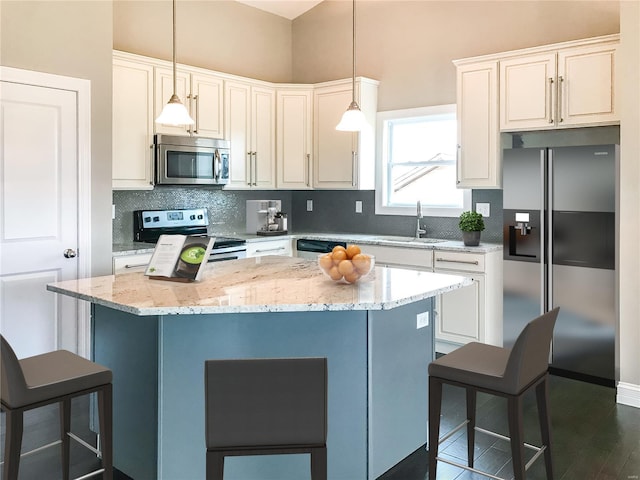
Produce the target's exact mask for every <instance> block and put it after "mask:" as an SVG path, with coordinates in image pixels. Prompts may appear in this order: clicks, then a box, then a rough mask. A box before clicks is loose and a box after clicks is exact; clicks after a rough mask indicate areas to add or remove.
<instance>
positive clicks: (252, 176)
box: [224, 81, 276, 189]
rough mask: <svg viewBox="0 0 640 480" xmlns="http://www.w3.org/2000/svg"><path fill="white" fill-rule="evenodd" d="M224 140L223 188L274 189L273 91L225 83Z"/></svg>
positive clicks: (274, 119) (274, 126)
mask: <svg viewBox="0 0 640 480" xmlns="http://www.w3.org/2000/svg"><path fill="white" fill-rule="evenodd" d="M224 92H225V93H224V99H225V139H226V140H228V141H229V142H231V160H230V166H229V184H228V185H227V188H237V189H249V188H259V189H271V188H275V161H276V148H275V145H276V135H275V132H276V125H275V124H276V93H275V89H273V88H268V87H265V86H262V85H251V84H249V83H244V82H232V81H225V87H224Z"/></svg>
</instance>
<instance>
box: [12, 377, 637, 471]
mask: <svg viewBox="0 0 640 480" xmlns="http://www.w3.org/2000/svg"><path fill="white" fill-rule="evenodd" d="M550 384H551V388H550V397H551V417H552V434H553V441H554V445H553V459H554V467H555V480H639V479H640V409H637V408H632V407H627V406H624V405H618V404H616V403H615V390H614V389H612V388H608V387H603V386H599V385H593V384H589V383H584V382H579V381H577V380H570V379H567V378H563V377H556V376H552V377H551V381H550ZM464 405H465V403H464V393H463V391H462V390H461V389H459V388H454V387H449V386H445V390H444V394H443V404H442V424H441V432H442V433H445V432H446V431H448V429H449V428H451V427H453V426H455V425H458V424H459V423H460V422H461V421H462V420H463V418H464V412H465V407H464ZM425 408H426V406H425ZM72 411H73V412H74V419H73V430H74V433H76V434H78V435H79V436H81V437H82V438H84V439H85V440H88V441H91V442H95V439H94V438H93V437H94V435H93V434H92V433H91V431H89V430H88V428H87V427H86V425H87V424H88V411H89V408H88V401H87V399H86V398H84V399H83V398H81V399H76V400H75V401H74V404H73V410H72ZM477 422H478V426H480V427H483V428H486V429H488V430H494V431H496V432H498V433H502V434H504V435H507V415H506V403H505V401H504V400H503V399H501V398H496V397H491V396H488V395H484V394H479V396H478V414H477ZM525 430H526V434H525V439H526V441H527V442H528V443H532V444H539V442H540V432H539V428H538V423H537V411H536V406H535V398H534V396H533V395H531V396H529V397H527V398H526V400H525ZM1 432H2V433H1V434H0V441H1V443H2V446H4V432H5V426H4V414H3V415H2V418H1ZM57 438H58V409H57V407H56V406H49V407H44V408H41V409H39V411H33V412H29V414H28V415H27V416H26V417H25V435H24V442H23V445H24V449H25V450H28V449H31V448H33V447H34V446H37V445H42V444H43V443H48V442H50V441H54V440H56V439H57ZM203 448H204V444H203ZM59 451H60V449H59V448H57V447H53V448H50V449H48V450H46V451H42V452H39V453H37V454H35V455H32V456H29V457H25V458H24V459H23V461H22V464H21V468H20V479H27V480H56V479H59V478H60V477H61V470H60V454H59ZM441 454H442V455H443V456H449V457H451V458H453V459H454V460H455V461H457V462H460V463H465V461H466V434H465V433H464V429H463V430H462V431H461V432H458V434H456V435H455V436H453V437H451V438H450V439H448V440H447V441H446V442H445V443H443V444H442V445H441ZM0 455H3V452H2V453H0ZM71 458H72V472H71V473H72V475H75V476H80V475H82V474H85V473H87V472H89V471H91V470H93V469H95V468H96V467H97V466H98V465H99V462H98V461H97V459H96V458H95V456H94V455H93V454H92V453H91V452H90V451H88V450H86V449H84V448H83V447H80V446H78V445H77V444H76V443H75V442H73V441H72V453H71ZM475 459H476V468H479V469H483V470H487V471H488V472H489V473H492V474H494V475H498V476H502V477H505V478H511V477H512V470H511V461H510V460H509V444H508V443H507V442H504V441H501V440H496V439H494V438H492V437H489V436H487V435H483V434H481V433H478V434H476V453H475ZM0 470H1V469H0ZM94 478H99V477H94ZM115 478H116V480H131V479H129V477H127V476H126V475H123V474H121V473H120V472H116V476H115ZM486 478H487V477H483V476H480V475H477V474H472V473H470V472H467V471H464V470H461V469H459V468H456V467H453V466H450V465H447V464H445V463H439V464H438V479H439V480H476V479H478V480H479V479H486ZM538 479H540V480H543V479H544V480H546V476H545V472H544V465H543V462H542V461H541V460H538V461H536V462H535V463H534V464H533V466H532V467H531V468H530V469H529V471H528V472H527V480H538ZM136 480H140V479H136ZM145 480H146V479H145ZM168 480H201V479H168ZM246 480H258V479H246ZM339 480H364V479H339ZM379 480H428V479H427V452H426V451H425V449H424V448H421V449H418V450H416V452H414V453H413V454H412V455H411V456H409V457H408V458H407V459H405V460H404V461H403V462H401V463H400V464H398V465H397V466H395V467H394V468H393V469H391V470H390V471H388V472H387V473H385V474H384V475H382V476H381V477H380V478H379Z"/></svg>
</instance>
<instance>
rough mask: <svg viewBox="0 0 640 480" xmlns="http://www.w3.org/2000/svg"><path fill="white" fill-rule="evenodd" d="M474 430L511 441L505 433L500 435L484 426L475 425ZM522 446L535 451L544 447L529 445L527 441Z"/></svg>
mask: <svg viewBox="0 0 640 480" xmlns="http://www.w3.org/2000/svg"><path fill="white" fill-rule="evenodd" d="M475 431H476V432H480V433H486V434H487V435H491V436H492V437H496V438H500V439H501V440H506V441H507V442H510V441H511V438H510V437H507V436H505V435H500V434H499V433H496V432H492V431H491V430H485V429H484V428H480V427H475ZM524 446H525V447H526V448H530V449H531V450H535V451H536V452H539V451H540V450H542V449H544V448H545V447H536V446H535V445H531V444H529V443H525V444H524Z"/></svg>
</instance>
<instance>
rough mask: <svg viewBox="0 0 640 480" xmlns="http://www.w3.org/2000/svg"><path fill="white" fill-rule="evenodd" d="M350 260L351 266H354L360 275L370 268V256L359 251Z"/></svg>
mask: <svg viewBox="0 0 640 480" xmlns="http://www.w3.org/2000/svg"><path fill="white" fill-rule="evenodd" d="M351 261H352V262H353V266H354V267H356V270H358V273H360V274H362V275H364V274H365V273H367V272H369V269H370V268H371V258H370V257H369V256H368V255H364V254H362V253H359V254H358V255H354V256H353V258H352V259H351Z"/></svg>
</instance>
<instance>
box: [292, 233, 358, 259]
mask: <svg viewBox="0 0 640 480" xmlns="http://www.w3.org/2000/svg"><path fill="white" fill-rule="evenodd" d="M336 245H340V246H342V247H345V248H346V247H347V243H346V242H336V241H334V240H312V239H308V238H300V239H298V240H297V241H296V256H297V257H300V258H312V259H315V258H316V257H317V256H318V254H319V253H328V252H330V251H331V250H333V247H335V246H336Z"/></svg>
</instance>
